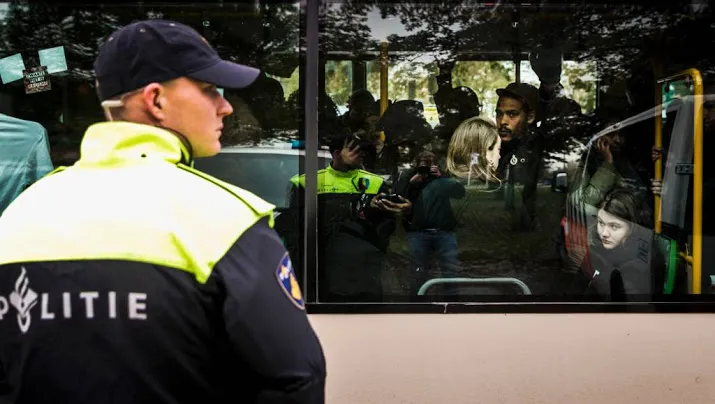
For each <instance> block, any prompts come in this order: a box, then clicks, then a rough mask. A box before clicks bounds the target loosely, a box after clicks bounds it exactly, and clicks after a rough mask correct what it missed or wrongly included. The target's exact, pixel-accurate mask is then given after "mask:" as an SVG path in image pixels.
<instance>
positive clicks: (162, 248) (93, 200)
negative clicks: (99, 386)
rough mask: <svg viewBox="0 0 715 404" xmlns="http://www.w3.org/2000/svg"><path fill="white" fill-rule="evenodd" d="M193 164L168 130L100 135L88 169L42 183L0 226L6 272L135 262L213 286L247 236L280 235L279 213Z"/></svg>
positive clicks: (90, 139)
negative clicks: (64, 263) (256, 230)
mask: <svg viewBox="0 0 715 404" xmlns="http://www.w3.org/2000/svg"><path fill="white" fill-rule="evenodd" d="M190 161H191V158H190V157H189V155H188V152H187V150H186V148H185V147H184V145H183V144H182V142H181V141H180V140H179V139H178V138H177V137H176V136H174V135H173V134H171V133H169V132H167V131H165V130H163V129H159V128H156V127H153V126H146V125H139V124H134V123H128V122H107V123H100V124H95V125H93V126H91V127H90V128H89V129H88V130H87V133H86V134H85V137H84V139H83V141H82V147H81V158H80V160H79V161H78V162H77V163H75V164H74V165H73V166H71V167H69V168H62V169H58V170H55V172H53V173H52V174H50V175H48V176H46V177H45V178H43V179H41V180H40V181H38V182H36V183H35V184H34V185H32V186H31V187H30V188H28V189H27V190H26V191H25V192H23V193H22V194H21V195H20V196H19V197H18V198H17V199H15V201H14V202H13V203H12V204H11V205H10V206H9V207H8V209H7V210H5V212H4V213H3V215H2V217H0V265H3V264H9V263H19V262H38V261H58V260H128V261H138V262H145V263H150V264H156V265H162V266H166V267H171V268H175V269H178V270H183V271H187V272H189V273H192V274H193V275H194V276H195V277H196V280H197V281H198V282H201V283H203V282H205V281H206V280H207V279H208V277H209V275H210V274H211V271H212V269H213V267H214V265H215V264H216V263H217V262H218V261H219V260H220V259H221V258H222V257H223V256H224V255H225V254H226V252H227V251H228V250H229V248H230V247H231V246H232V245H233V244H234V243H235V242H236V240H238V238H239V237H240V236H241V235H242V234H243V233H244V232H245V231H246V230H247V229H249V228H250V227H251V226H253V225H254V224H255V223H256V222H258V221H259V220H260V219H261V218H264V217H268V218H269V224H270V226H273V209H274V206H273V205H271V204H269V203H267V202H265V201H264V200H262V199H260V198H259V197H257V196H255V195H254V194H252V193H250V192H248V191H245V190H242V189H240V188H237V187H234V186H232V185H230V184H227V183H225V182H222V181H220V180H218V179H215V178H213V177H211V176H208V175H206V174H203V173H201V172H198V171H196V170H194V169H193V168H191V167H190V166H189V165H190ZM0 270H1V269H0Z"/></svg>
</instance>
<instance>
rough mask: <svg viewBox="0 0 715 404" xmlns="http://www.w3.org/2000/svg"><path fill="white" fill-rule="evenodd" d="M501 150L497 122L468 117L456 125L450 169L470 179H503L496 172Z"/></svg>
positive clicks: (484, 180) (448, 166) (449, 151)
mask: <svg viewBox="0 0 715 404" xmlns="http://www.w3.org/2000/svg"><path fill="white" fill-rule="evenodd" d="M500 150H501V138H500V137H499V132H498V131H497V128H496V125H494V123H492V122H490V121H489V120H487V119H484V118H480V117H473V118H469V119H467V120H465V121H464V122H462V123H461V124H459V126H457V129H456V130H455V131H454V134H453V135H452V140H451V141H450V142H449V147H448V149H447V171H448V172H449V173H450V174H451V175H453V176H455V177H458V178H462V179H469V180H470V181H479V182H482V183H485V182H495V183H500V182H501V181H499V179H498V178H497V175H496V169H497V166H498V165H499V158H500V157H501V155H500Z"/></svg>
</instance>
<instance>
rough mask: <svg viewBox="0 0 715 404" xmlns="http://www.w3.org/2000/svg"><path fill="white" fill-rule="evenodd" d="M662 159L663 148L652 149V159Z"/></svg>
mask: <svg viewBox="0 0 715 404" xmlns="http://www.w3.org/2000/svg"><path fill="white" fill-rule="evenodd" d="M661 157H663V148H662V147H655V146H653V148H652V149H651V158H652V159H653V161H656V160H658V159H659V158H661Z"/></svg>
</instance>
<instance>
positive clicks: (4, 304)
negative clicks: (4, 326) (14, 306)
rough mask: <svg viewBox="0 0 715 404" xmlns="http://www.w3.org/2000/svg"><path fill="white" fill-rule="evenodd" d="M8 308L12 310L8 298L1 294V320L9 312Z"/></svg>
mask: <svg viewBox="0 0 715 404" xmlns="http://www.w3.org/2000/svg"><path fill="white" fill-rule="evenodd" d="M8 310H10V307H9V306H8V304H7V299H5V298H4V297H2V296H0V320H2V318H3V316H4V315H5V314H7V311H8Z"/></svg>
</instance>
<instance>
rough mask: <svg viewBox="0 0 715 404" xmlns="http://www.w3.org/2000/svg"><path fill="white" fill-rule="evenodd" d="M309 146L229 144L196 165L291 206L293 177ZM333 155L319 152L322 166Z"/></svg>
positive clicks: (197, 167)
mask: <svg viewBox="0 0 715 404" xmlns="http://www.w3.org/2000/svg"><path fill="white" fill-rule="evenodd" d="M304 159H305V150H297V149H293V148H290V144H287V145H286V146H284V145H282V144H281V145H276V146H274V147H264V146H258V147H226V148H223V149H222V150H221V152H220V153H219V154H218V155H216V156H213V157H208V158H201V159H197V160H196V163H195V167H196V169H198V170H201V171H203V172H205V173H207V174H209V175H212V176H214V177H216V178H218V179H220V180H222V181H225V182H228V183H229V184H233V185H236V186H238V187H241V188H243V189H245V190H247V191H250V192H253V193H254V194H256V195H258V196H260V197H261V198H263V199H265V200H266V201H268V202H270V203H272V204H274V205H276V208H277V209H278V210H280V209H283V208H286V207H287V206H288V201H287V197H286V196H287V192H288V189H289V186H290V179H291V178H292V177H293V176H294V175H296V174H298V173H299V172H300V171H301V167H304V163H305V162H304ZM330 160H331V156H330V153H328V152H327V151H325V150H320V151H319V152H318V168H324V167H327V166H328V164H330Z"/></svg>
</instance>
